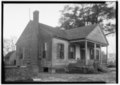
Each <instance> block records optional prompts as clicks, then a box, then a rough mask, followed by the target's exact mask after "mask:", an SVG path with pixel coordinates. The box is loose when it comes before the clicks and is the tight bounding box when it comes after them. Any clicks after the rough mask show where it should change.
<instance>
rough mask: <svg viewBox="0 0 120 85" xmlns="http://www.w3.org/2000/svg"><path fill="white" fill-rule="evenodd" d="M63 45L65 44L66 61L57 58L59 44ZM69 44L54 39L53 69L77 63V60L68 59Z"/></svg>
mask: <svg viewBox="0 0 120 85" xmlns="http://www.w3.org/2000/svg"><path fill="white" fill-rule="evenodd" d="M58 43H62V44H64V59H59V58H58V56H57V44H58ZM68 47H69V42H68V41H66V40H62V39H58V38H53V39H52V67H53V68H61V67H64V66H66V65H68V64H69V63H75V62H76V59H68V56H69V55H68V49H69V48H68Z"/></svg>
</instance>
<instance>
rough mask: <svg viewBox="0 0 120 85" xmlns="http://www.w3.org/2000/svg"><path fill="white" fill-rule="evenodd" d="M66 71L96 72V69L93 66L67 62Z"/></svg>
mask: <svg viewBox="0 0 120 85" xmlns="http://www.w3.org/2000/svg"><path fill="white" fill-rule="evenodd" d="M67 69H68V73H96V72H97V71H96V70H95V69H94V67H93V66H85V65H83V66H76V65H75V64H69V65H68V67H67Z"/></svg>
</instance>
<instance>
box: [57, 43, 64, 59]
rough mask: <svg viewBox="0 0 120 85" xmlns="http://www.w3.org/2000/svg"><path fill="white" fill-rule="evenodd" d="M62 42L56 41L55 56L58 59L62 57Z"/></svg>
mask: <svg viewBox="0 0 120 85" xmlns="http://www.w3.org/2000/svg"><path fill="white" fill-rule="evenodd" d="M64 47H65V46H64V43H57V58H58V59H64V57H65V56H64V54H65V52H64Z"/></svg>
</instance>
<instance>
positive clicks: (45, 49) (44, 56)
mask: <svg viewBox="0 0 120 85" xmlns="http://www.w3.org/2000/svg"><path fill="white" fill-rule="evenodd" d="M46 57H47V43H46V42H45V43H44V44H43V58H44V59H45V58H46Z"/></svg>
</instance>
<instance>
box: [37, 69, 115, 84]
mask: <svg viewBox="0 0 120 85" xmlns="http://www.w3.org/2000/svg"><path fill="white" fill-rule="evenodd" d="M37 79H39V81H44V82H46V81H49V82H50V81H63V82H92V81H96V82H97V81H98V82H100V81H101V82H106V83H115V82H116V72H115V69H114V68H110V72H107V73H99V74H67V73H56V74H50V73H40V74H39V75H38V77H37ZM35 80H36V79H35ZM36 81H37V80H36Z"/></svg>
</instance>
